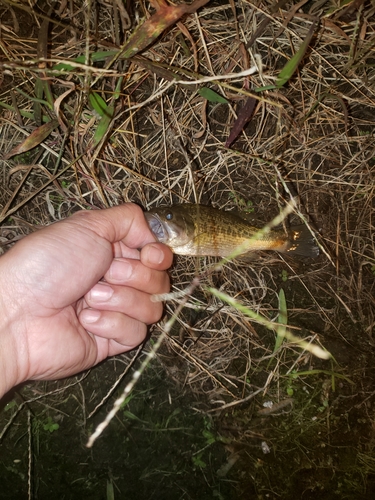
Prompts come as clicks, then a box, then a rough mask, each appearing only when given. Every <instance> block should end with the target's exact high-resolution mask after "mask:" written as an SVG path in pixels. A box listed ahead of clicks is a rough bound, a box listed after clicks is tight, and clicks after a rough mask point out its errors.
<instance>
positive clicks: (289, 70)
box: [276, 23, 316, 88]
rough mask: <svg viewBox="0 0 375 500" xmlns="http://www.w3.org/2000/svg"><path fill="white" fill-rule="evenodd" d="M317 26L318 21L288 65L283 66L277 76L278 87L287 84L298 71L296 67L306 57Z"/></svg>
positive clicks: (312, 26)
mask: <svg viewBox="0 0 375 500" xmlns="http://www.w3.org/2000/svg"><path fill="white" fill-rule="evenodd" d="M315 26H316V23H313V24H312V25H311V28H310V29H309V32H308V33H307V36H306V38H305V39H304V41H303V42H302V44H301V47H300V48H299V49H298V50H297V52H296V53H295V54H294V56H293V57H292V58H291V59H289V61H288V62H287V63H286V65H285V66H284V67H283V69H282V70H281V71H280V73H279V76H278V77H277V78H276V87H277V88H280V87H282V86H283V85H285V84H286V83H287V82H288V81H289V80H290V78H291V77H292V75H293V73H294V72H295V71H296V69H297V68H298V66H299V63H300V62H301V61H302V59H303V58H304V56H305V54H306V51H307V48H308V46H309V43H310V41H311V38H312V37H313V34H314V31H315Z"/></svg>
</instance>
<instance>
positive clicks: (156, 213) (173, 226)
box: [145, 205, 194, 249]
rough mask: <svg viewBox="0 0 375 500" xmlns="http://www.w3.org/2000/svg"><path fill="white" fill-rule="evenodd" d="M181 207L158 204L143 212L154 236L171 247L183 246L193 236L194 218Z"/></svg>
mask: <svg viewBox="0 0 375 500" xmlns="http://www.w3.org/2000/svg"><path fill="white" fill-rule="evenodd" d="M183 207H184V205H180V206H169V207H163V206H160V207H156V208H153V209H151V210H150V211H149V212H146V213H145V217H146V221H147V222H148V225H149V226H150V229H151V231H152V232H153V234H154V236H155V238H156V239H157V240H158V241H159V242H160V243H164V244H165V245H168V246H169V247H171V248H172V249H173V248H176V247H181V246H184V245H186V244H188V243H189V242H190V241H191V240H192V239H193V238H194V220H193V218H192V217H191V215H190V214H189V213H188V211H186V210H185V211H184V208H183Z"/></svg>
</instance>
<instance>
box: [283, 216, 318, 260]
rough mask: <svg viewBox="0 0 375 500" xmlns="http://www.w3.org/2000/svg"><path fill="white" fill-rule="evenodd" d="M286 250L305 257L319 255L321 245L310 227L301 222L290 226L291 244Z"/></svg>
mask: <svg viewBox="0 0 375 500" xmlns="http://www.w3.org/2000/svg"><path fill="white" fill-rule="evenodd" d="M284 252H286V253H293V254H295V255H301V256H303V257H317V256H318V255H319V247H318V245H317V244H316V241H315V238H314V236H313V235H312V234H311V233H310V230H309V228H308V227H307V226H305V224H300V225H298V226H292V227H291V228H290V231H289V245H288V248H286V249H285V250H284Z"/></svg>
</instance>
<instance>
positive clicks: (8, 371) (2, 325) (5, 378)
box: [0, 258, 23, 399]
mask: <svg viewBox="0 0 375 500" xmlns="http://www.w3.org/2000/svg"><path fill="white" fill-rule="evenodd" d="M1 260H3V258H2V259H1ZM1 264H2V262H1V263H0V275H1V277H2V280H1V281H2V282H3V283H2V285H3V286H1V284H0V399H1V398H2V397H3V396H4V394H6V393H7V392H8V391H9V390H10V389H12V387H14V386H15V385H17V384H19V383H21V382H22V381H23V380H22V377H21V376H20V373H21V371H20V369H19V352H18V351H19V350H18V348H17V343H16V338H17V332H16V330H17V326H16V325H17V320H16V319H15V318H16V317H17V316H19V315H18V314H17V313H16V312H15V311H14V314H12V310H13V309H14V304H13V305H12V304H8V303H7V302H8V301H7V300H6V297H7V296H8V292H9V289H8V284H7V289H6V290H4V283H7V280H6V277H5V273H3V272H2V270H3V269H2V266H1ZM12 317H14V319H13V320H12Z"/></svg>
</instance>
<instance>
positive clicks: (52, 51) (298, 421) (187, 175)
mask: <svg viewBox="0 0 375 500" xmlns="http://www.w3.org/2000/svg"><path fill="white" fill-rule="evenodd" d="M185 3H186V4H189V5H190V6H192V5H194V3H193V2H180V3H179V4H178V5H184V4H185ZM203 3H204V2H202V5H200V6H199V8H198V10H196V11H195V10H192V11H191V12H190V11H189V12H185V14H184V15H183V16H180V17H178V16H176V19H175V20H174V21H173V22H172V21H169V24H168V23H167V22H166V19H167V18H168V19H171V18H172V17H173V16H172V14H173V15H176V10H177V8H176V7H175V5H177V4H172V3H171V2H169V3H168V6H169V9H170V10H163V8H164V9H166V7H165V6H164V7H163V5H164V2H161V1H160V2H155V1H154V2H148V1H140V2H126V1H125V2H122V3H121V2H109V1H108V2H107V1H105V0H96V1H92V2H89V3H87V4H85V6H83V3H81V2H75V1H74V0H72V1H71V2H61V4H59V5H54V4H53V5H52V6H50V5H49V4H48V3H47V2H42V1H37V2H30V1H26V0H25V1H20V2H11V1H8V0H1V1H0V23H1V31H0V44H1V45H0V49H1V51H2V52H0V68H1V71H2V76H1V78H2V84H1V88H0V128H1V132H0V156H1V158H0V163H1V167H2V181H1V182H2V189H1V193H0V207H1V215H0V220H1V225H0V251H1V253H4V252H5V251H7V250H8V249H9V248H10V247H11V246H12V245H14V244H15V243H16V242H17V240H18V239H19V238H21V237H23V236H25V235H27V234H29V233H31V232H33V231H35V230H37V229H38V228H39V227H41V226H44V225H48V224H50V223H52V222H56V221H58V220H61V219H64V218H65V217H68V216H69V215H71V214H73V213H74V212H76V211H77V210H81V209H86V210H89V209H101V208H106V207H108V206H113V205H118V204H120V203H122V202H124V201H126V202H127V201H132V202H135V203H137V204H139V205H141V206H142V207H143V208H144V209H145V210H148V209H150V208H152V207H157V206H159V205H161V204H167V205H170V204H173V203H175V204H180V203H186V202H190V203H201V204H206V205H211V206H214V207H217V208H220V209H222V210H227V211H232V212H236V213H239V214H241V216H242V217H243V218H245V219H246V220H248V221H249V223H251V224H254V225H256V226H257V227H259V228H261V227H263V226H264V225H265V224H268V223H270V221H272V220H273V218H274V217H275V216H276V215H278V214H280V213H281V214H285V213H286V212H287V211H288V212H290V213H289V214H288V216H286V217H285V220H284V222H283V223H284V224H290V225H292V226H293V225H295V224H301V223H304V224H305V225H306V224H307V225H308V227H309V229H310V230H311V232H312V234H314V237H315V239H316V241H317V243H318V244H319V247H320V254H319V256H318V257H316V258H309V257H299V256H293V255H292V254H290V255H289V254H282V253H280V254H279V253H277V252H266V251H264V252H258V253H256V254H254V255H251V256H247V257H246V258H242V259H241V258H240V259H236V260H231V261H227V262H225V263H222V264H221V266H220V267H219V268H218V267H217V263H218V261H219V260H220V259H218V258H214V257H190V256H175V259H174V264H173V266H172V268H171V270H170V276H171V281H172V295H170V296H169V297H167V300H166V301H165V316H164V318H163V319H162V320H161V321H160V322H159V323H158V324H157V325H153V326H152V327H151V329H150V335H149V339H148V341H147V342H146V343H145V345H144V346H143V347H142V349H141V350H140V351H139V352H131V353H128V354H126V355H122V356H118V357H116V358H112V359H108V360H107V361H105V362H103V363H101V364H100V365H99V366H97V367H95V368H93V369H92V370H91V371H89V372H88V373H84V374H79V375H78V376H77V377H72V378H71V379H68V380H63V381H59V382H38V383H36V382H29V383H27V384H25V385H24V386H22V387H17V388H15V390H14V391H12V392H11V393H9V394H8V395H7V396H6V397H5V398H4V399H3V400H2V401H1V406H0V482H1V495H0V496H1V498H4V499H19V498H34V499H47V498H52V497H56V498H60V499H78V498H85V499H86V498H87V499H102V498H103V499H115V498H126V499H136V500H143V499H147V500H151V499H152V500H159V499H160V500H169V499H171V500H176V499H181V500H187V499H197V498H199V499H201V500H205V499H216V498H217V499H220V500H227V499H257V500H258V499H259V500H261V499H285V500H288V499H296V498H298V499H303V500H308V499H313V498H314V499H316V498H318V499H329V500H331V499H336V498H337V499H340V500H341V499H353V500H361V499H363V500H365V499H370V498H371V499H372V498H373V492H374V491H375V451H374V450H375V424H374V422H375V368H374V363H373V358H374V350H375V341H374V325H375V299H374V290H375V254H374V213H375V201H374V190H375V182H374V181H375V138H374V124H375V119H374V111H375V72H374V61H375V59H374V47H375V42H374V40H375V35H374V29H375V24H374V19H375V16H374V14H375V7H374V4H373V2H370V1H368V2H366V1H363V0H353V1H345V2H340V1H323V2H318V1H305V2H300V3H298V4H297V3H295V2H285V1H282V2H279V5H278V8H275V2H270V1H258V0H257V1H247V0H246V1H245V0H233V1H230V2H225V1H221V2H214V1H210V2H208V3H206V4H205V5H203ZM120 4H121V5H120ZM158 6H159V7H160V6H161V7H160V8H159V10H157V8H158ZM158 13H159V14H158ZM167 14H168V15H167ZM157 15H158V16H159V17H157V18H156V17H155V16H157ZM168 16H169V17H168ZM177 17H178V18H177ZM155 19H156V20H155ZM150 20H151V21H150ZM152 21H154V24H152V28H153V30H154V34H153V35H151V32H150V31H148V35H147V36H148V37H149V38H147V39H146V42H147V43H145V44H144V46H143V48H142V50H140V47H139V46H138V47H137V50H138V52H137V51H136V50H135V48H134V47H135V45H137V44H140V43H143V41H144V38H142V37H141V36H139V38H136V41H134V38H133V41H132V38H131V34H134V33H136V34H137V33H138V34H139V31H137V27H138V26H141V24H142V23H143V22H152ZM156 21H157V22H156ZM163 23H164V24H163ZM158 29H159V30H160V31H157V30H158ZM43 33H44V34H43ZM141 35H142V36H144V33H143V34H142V32H141ZM136 36H137V35H136ZM140 40H141V41H140ZM304 40H307V41H308V43H306V47H305V48H304V50H302V49H301V47H302V48H303V42H304ZM119 47H122V48H123V52H122V55H119V53H117V52H116V51H118V48H119ZM87 50H89V52H90V54H91V59H85V58H83V59H77V58H79V57H80V56H82V55H85V53H86V52H85V51H87ZM130 50H132V51H133V52H131V57H130V56H127V57H125V56H124V55H123V54H124V53H125V54H128V52H127V51H130ZM114 51H115V52H114ZM116 53H117V55H116ZM95 54H96V55H95ZM98 54H99V55H98ZM103 54H104V55H103ZM114 54H115V55H114ZM294 54H300V58H299V59H298V61H297V63H295V64H296V66H295V67H293V69H292V70H291V69H289V70H288V71H287V73H288V77H287V79H286V81H285V82H284V83H280V74H281V75H282V70H283V68H285V65H286V63H287V61H290V60H294V61H296V58H293V55H294ZM58 64H60V66H57V65H58ZM71 64H73V65H74V67H73V66H71ZM61 65H62V66H61ZM252 67H253V68H255V69H254V72H253V73H251V74H245V75H242V76H236V75H233V74H238V73H240V72H243V71H245V70H248V69H249V68H252ZM221 77H223V78H221ZM38 82H39V83H38ZM41 82H48V85H45V84H44V86H43V85H42V87H43V92H42V94H40V93H39V92H40V91H39V90H38V89H39V88H40V87H39V86H38V85H39V84H40V83H41ZM264 87H266V88H265V89H264ZM68 91H69V92H68ZM210 91H213V92H214V94H212V93H210ZM65 92H66V94H64V93H65ZM93 96H94V97H93ZM220 97H221V100H220ZM223 98H224V100H223ZM39 104H40V106H38V105H39ZM246 106H250V107H251V106H252V111H251V112H249V111H246ZM38 107H39V112H40V113H41V115H40V116H41V121H40V122H39V123H38V117H37V114H38ZM103 109H104V111H105V112H104V113H102V114H101V110H102V111H103ZM56 114H57V115H58V116H59V119H60V121H59V123H58V126H57V127H56V128H54V129H53V130H52V131H51V133H50V134H49V135H48V137H46V138H44V139H41V140H37V139H34V141H35V142H34V144H33V146H34V147H33V148H31V149H30V150H23V149H15V148H19V146H20V145H22V143H23V141H24V139H25V138H26V137H27V136H29V135H30V134H31V133H32V132H33V131H34V130H36V129H37V128H38V127H40V126H41V123H44V122H48V121H51V119H53V118H55V117H56ZM237 117H240V118H242V123H240V124H239V122H238V121H236V119H237ZM63 124H65V125H66V126H65V128H64V126H63ZM233 131H234V132H233ZM231 133H234V138H233V140H232V142H231V144H228V142H227V141H228V138H229V137H230V136H231ZM288 207H289V208H288ZM281 226H282V224H281ZM67 279H69V277H67ZM194 279H196V281H195V282H196V283H197V286H196V287H195V288H194V290H190V292H189V293H187V292H186V290H187V288H188V287H189V285H190V284H191V283H192V282H193V280H194ZM224 294H225V295H224ZM283 296H284V297H285V301H283ZM228 297H229V298H228ZM181 304H182V305H183V307H182V308H181V310H179V312H178V314H177V317H176V319H175V320H171V318H173V317H174V316H175V313H176V310H177V309H178V308H179V307H180V306H181ZM282 318H284V320H285V319H286V321H284V322H283V321H282ZM285 323H286V325H287V327H286V328H285ZM285 330H286V333H285ZM281 332H284V333H285V337H284V336H282V334H281ZM160 339H162V343H161V347H160V348H158V340H160ZM302 341H303V342H304V343H301V342H302ZM155 348H156V350H155ZM319 348H320V349H321V350H323V352H327V351H328V352H329V353H330V356H329V358H328V359H324V357H323V358H322V357H321V356H320V354H319V353H321V352H322V351H321V350H320V351H319ZM316 349H318V350H316ZM154 351H155V352H154ZM150 352H154V354H155V355H154V357H153V359H152V360H151V361H150V362H147V363H145V362H146V360H147V355H148V353H150ZM317 353H318V355H316V354H317ZM143 364H144V370H143V373H142V376H141V377H140V379H139V381H138V382H137V383H136V384H135V386H134V388H133V390H132V391H131V392H130V394H129V395H127V396H126V398H125V401H123V403H122V404H121V407H120V409H119V410H118V412H117V414H116V416H115V417H114V418H113V419H112V420H111V421H110V423H109V425H108V427H107V428H106V429H105V430H104V432H103V433H102V435H101V436H100V437H99V438H98V439H97V440H96V442H95V443H94V445H93V447H92V448H88V447H87V441H88V439H89V437H90V436H91V435H92V433H93V432H94V431H95V429H96V428H97V425H98V424H100V423H101V422H103V420H104V419H105V418H106V416H107V415H108V413H109V412H110V410H111V409H112V407H113V405H114V404H115V401H116V400H117V398H119V397H120V396H121V394H123V391H124V388H125V387H126V386H127V384H128V383H129V382H130V381H131V380H132V376H133V374H134V372H135V371H136V370H138V369H139V368H140V367H141V366H143Z"/></svg>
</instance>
